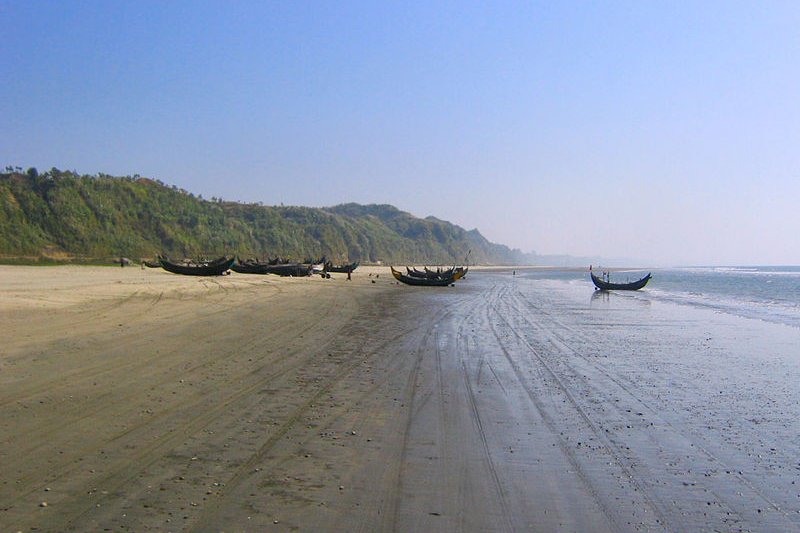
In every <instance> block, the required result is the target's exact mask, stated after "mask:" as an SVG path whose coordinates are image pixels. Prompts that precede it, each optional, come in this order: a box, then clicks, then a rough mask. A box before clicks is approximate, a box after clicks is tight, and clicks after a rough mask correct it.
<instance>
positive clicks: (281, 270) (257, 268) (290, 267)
mask: <svg viewBox="0 0 800 533" xmlns="http://www.w3.org/2000/svg"><path fill="white" fill-rule="evenodd" d="M313 269H314V265H310V264H306V263H280V264H269V263H258V262H255V261H244V262H240V263H235V264H233V265H232V266H231V270H233V271H234V272H238V273H239V274H275V275H277V276H293V277H305V276H310V275H311V273H312V272H313Z"/></svg>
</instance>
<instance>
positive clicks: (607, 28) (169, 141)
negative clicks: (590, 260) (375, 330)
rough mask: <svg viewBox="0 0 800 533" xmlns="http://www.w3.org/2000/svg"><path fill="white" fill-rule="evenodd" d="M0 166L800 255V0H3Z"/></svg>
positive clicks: (609, 253)
mask: <svg viewBox="0 0 800 533" xmlns="http://www.w3.org/2000/svg"><path fill="white" fill-rule="evenodd" d="M0 23H2V27H3V38H2V41H1V44H0V67H2V72H3V74H4V75H3V82H2V83H1V84H0V118H2V125H3V127H2V130H0V164H1V165H2V166H5V165H8V164H10V165H19V166H22V167H28V166H36V167H37V168H39V169H40V170H44V169H48V168H50V167H53V166H55V167H58V168H61V169H67V170H76V171H78V172H80V173H89V174H94V173H97V172H104V173H108V174H114V175H128V174H131V175H132V174H137V173H138V174H141V175H143V176H149V177H154V178H158V179H161V180H163V181H165V182H167V183H170V184H176V185H178V186H179V187H182V188H185V189H187V190H190V191H192V192H195V193H199V194H202V195H203V196H204V197H207V198H210V197H211V196H217V197H222V198H225V199H228V200H242V201H253V202H254V201H261V202H264V203H265V204H280V203H284V204H287V205H289V204H294V205H308V206H328V205H334V204H338V203H342V202H349V201H354V202H359V203H390V204H393V205H396V206H397V207H399V208H400V209H403V210H406V211H409V212H411V213H413V214H415V215H417V216H428V215H434V216H436V217H438V218H441V219H445V220H449V221H452V222H454V223H456V224H459V225H461V226H464V227H465V228H467V229H471V228H474V227H477V228H478V229H479V230H480V231H481V232H482V233H483V234H484V235H485V236H486V237H487V238H489V239H490V240H492V241H494V242H500V243H503V244H507V245H509V246H512V247H517V248H521V249H522V250H524V251H531V250H535V251H537V252H538V253H541V254H555V253H567V254H573V255H603V256H606V257H630V258H637V259H640V260H642V261H643V262H647V263H650V264H655V265H674V264H800V237H799V236H800V214H798V213H800V29H799V28H800V2H796V1H791V2H772V1H766V2H735V1H724V2H713V1H700V2H695V1H676V2H639V1H633V0H632V1H629V2H588V1H582V2H573V3H569V2H552V1H547V2H533V1H524V2H480V3H472V2H452V3H450V2H427V1H425V2H397V3H389V2H375V1H365V2H313V3H312V2H288V1H287V2H262V1H259V2H221V1H220V2H179V1H166V2H165V1H158V2H143V1H135V2H133V1H131V2H121V1H74V2H64V1H60V0H59V1H52V2H42V1H30V0H20V1H11V2H10V1H7V0H0Z"/></svg>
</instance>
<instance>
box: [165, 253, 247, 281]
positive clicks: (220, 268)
mask: <svg viewBox="0 0 800 533" xmlns="http://www.w3.org/2000/svg"><path fill="white" fill-rule="evenodd" d="M235 260H236V258H235V257H231V258H230V259H228V258H226V257H221V258H219V259H217V260H216V261H212V262H210V263H208V264H205V265H181V264H180V263H173V262H172V261H169V260H167V259H164V258H163V257H161V258H159V261H160V262H161V268H163V269H164V270H166V271H167V272H172V273H173V274H182V275H184V276H221V275H223V274H225V273H226V272H227V271H228V270H230V268H231V265H233V262H234V261H235Z"/></svg>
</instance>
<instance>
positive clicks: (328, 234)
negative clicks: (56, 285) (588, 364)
mask: <svg viewBox="0 0 800 533" xmlns="http://www.w3.org/2000/svg"><path fill="white" fill-rule="evenodd" d="M470 250H471V256H470V262H471V263H482V264H522V263H530V262H532V261H531V260H532V257H531V256H529V255H527V254H523V253H521V252H520V251H518V250H511V249H509V248H508V247H506V246H503V245H499V244H493V243H491V242H489V241H487V240H486V239H485V238H484V237H483V236H482V235H481V234H480V233H479V232H478V231H477V230H471V231H466V230H464V229H463V228H461V227H459V226H456V225H454V224H451V223H449V222H445V221H442V220H438V219H436V218H433V217H428V218H426V219H420V218H417V217H414V216H412V215H411V214H409V213H406V212H403V211H400V210H399V209H397V208H395V207H392V206H390V205H358V204H344V205H339V206H335V207H330V208H310V207H283V206H281V207H277V206H264V205H260V204H243V203H236V202H227V201H222V200H219V199H212V200H204V199H203V198H202V197H199V196H195V195H194V194H192V193H190V192H187V191H184V190H181V189H178V188H177V187H175V186H171V187H170V186H168V185H166V184H164V183H161V182H160V181H157V180H151V179H148V178H142V177H139V176H133V177H131V176H126V177H112V176H108V175H104V174H99V175H96V176H90V175H77V174H76V173H73V172H68V171H61V170H58V169H55V168H54V169H52V170H50V171H48V172H45V173H42V174H39V173H38V172H37V171H36V170H35V169H33V168H31V169H28V171H27V172H22V169H20V168H18V167H17V168H12V167H7V168H6V172H5V173H0V260H2V261H3V262H19V261H27V262H31V261H72V262H105V261H108V260H110V259H112V258H118V257H120V256H124V257H130V258H132V259H138V258H140V257H154V256H155V255H156V254H166V255H168V256H170V257H176V258H183V257H214V256H220V255H231V254H237V255H239V256H240V257H260V258H263V257H267V256H269V257H275V256H281V257H289V258H294V259H303V258H306V257H321V256H326V257H328V258H329V259H331V260H333V261H334V262H343V261H348V260H350V261H355V260H359V261H362V262H364V263H368V262H370V263H375V262H379V261H380V262H383V263H398V264H402V263H414V264H423V263H424V264H453V263H463V261H464V258H465V256H466V254H467V253H468V251H470Z"/></svg>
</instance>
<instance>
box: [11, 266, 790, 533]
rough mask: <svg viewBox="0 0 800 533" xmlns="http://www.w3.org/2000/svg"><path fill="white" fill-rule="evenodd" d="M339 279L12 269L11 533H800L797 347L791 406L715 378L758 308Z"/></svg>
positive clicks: (508, 282) (477, 276)
mask: <svg viewBox="0 0 800 533" xmlns="http://www.w3.org/2000/svg"><path fill="white" fill-rule="evenodd" d="M370 274H372V275H370ZM376 274H380V277H377V276H376ZM345 277H346V276H345V275H343V274H342V275H334V279H331V280H322V279H320V278H318V277H315V278H310V279H285V278H277V277H271V276H248V275H236V274H233V275H231V276H225V277H219V278H191V277H182V276H176V275H173V274H168V273H166V272H163V271H160V270H150V269H149V270H140V269H138V268H112V267H107V268H99V267H98V268H93V267H2V266H0V320H2V322H1V323H2V332H3V333H2V341H3V342H2V352H0V441H1V443H0V444H1V445H0V531H32V530H38V531H103V530H110V531H228V532H236V531H257V532H260V531H363V532H369V531H579V532H583V531H609V532H610V531H737V530H740V529H744V530H755V531H798V530H800V526H799V524H800V521H798V517H800V514H798V511H799V510H800V508H798V496H799V494H798V490H797V487H796V486H795V481H796V478H797V470H796V468H795V467H796V466H797V464H796V463H797V461H796V459H797V456H796V455H793V454H794V453H795V452H796V451H798V443H797V442H796V435H797V433H796V431H795V430H796V429H797V422H796V420H797V418H794V419H792V417H793V416H794V415H795V414H796V411H797V406H796V405H794V404H793V403H792V402H795V400H796V399H797V393H796V392H795V391H794V389H792V387H794V388H795V389H796V381H795V382H792V381H791V380H792V379H794V378H796V377H797V375H796V374H793V372H796V371H797V363H796V361H794V362H793V361H792V359H791V357H790V356H786V357H783V358H778V359H777V361H779V363H775V362H774V361H775V359H770V361H772V364H773V365H775V364H780V365H784V366H785V368H783V367H781V368H779V369H778V370H779V372H777V373H776V375H777V374H780V375H781V377H779V378H776V379H778V380H779V384H778V385H779V386H780V387H786V388H788V389H790V390H789V391H788V392H787V391H785V390H784V392H783V395H782V396H781V395H778V396H775V395H773V396H772V401H773V404H772V406H771V409H773V408H776V406H775V402H777V403H778V405H777V408H780V409H781V416H780V417H776V416H775V415H774V411H772V410H770V409H765V407H764V406H763V405H761V404H760V403H759V402H758V401H756V400H758V399H759V398H760V396H758V395H757V394H756V393H758V394H766V395H767V396H769V387H771V386H775V381H774V380H772V381H770V380H762V381H758V380H754V381H746V382H745V383H742V382H741V380H742V379H745V380H748V379H751V378H750V377H743V376H742V375H737V373H736V372H735V371H732V372H730V375H729V376H727V377H726V379H724V380H720V379H719V377H718V376H716V375H714V376H716V378H714V379H711V378H709V375H707V374H704V373H703V372H706V373H709V374H713V372H714V366H713V365H712V364H711V363H710V362H709V361H711V362H713V361H714V360H715V359H714V358H715V357H720V353H722V352H725V351H726V350H728V351H730V350H736V349H737V348H736V347H735V346H742V345H744V346H746V347H747V350H749V351H750V352H754V353H758V349H754V346H757V344H755V343H754V342H751V344H747V342H746V340H747V339H745V340H742V339H741V336H742V335H744V333H743V330H742V328H741V324H740V323H738V322H736V323H722V324H719V325H717V326H714V325H709V322H708V321H707V317H702V318H701V317H697V318H696V321H692V320H690V319H689V318H688V317H686V316H685V315H681V314H679V313H678V314H676V313H675V312H674V311H664V310H659V309H654V307H655V306H651V305H646V304H643V303H642V302H641V301H637V300H632V299H619V298H615V297H614V295H611V296H610V297H609V298H607V299H605V300H603V299H601V300H592V299H591V298H590V295H591V294H592V292H591V289H589V288H588V287H587V290H586V297H585V298H584V297H583V295H582V294H581V295H579V298H580V299H579V300H578V299H574V298H575V295H572V294H559V293H558V292H557V291H555V290H553V288H552V287H547V288H546V289H547V290H543V289H542V288H539V287H538V286H537V285H536V284H535V283H528V284H526V282H525V281H524V280H521V279H519V278H518V277H517V278H515V277H513V276H511V275H510V273H508V272H500V273H478V272H474V273H471V274H470V275H469V276H468V277H467V279H465V280H464V281H462V282H459V283H458V284H457V286H456V287H455V288H436V289H428V288H414V287H406V286H398V285H396V284H395V283H394V282H393V280H391V279H390V276H389V275H388V269H383V268H365V267H361V268H359V269H358V270H357V271H356V273H355V274H354V275H353V280H352V281H347V280H346V279H345ZM623 326H624V327H623ZM636 326H641V327H642V328H641V329H636ZM631 328H633V329H635V330H636V333H634V334H633V335H632V334H630V333H629V331H630V329H631ZM715 328H716V329H715ZM709 331H712V332H713V337H714V339H713V340H712V339H711V338H707V337H708V332H709ZM728 331H735V332H738V334H739V336H740V338H739V341H741V342H739V343H738V344H736V343H730V344H721V341H718V339H717V334H718V333H719V334H722V333H724V332H728ZM656 333H658V335H656ZM762 333H763V331H760V330H759V332H756V333H753V335H754V336H755V337H757V336H758V335H760V334H762ZM769 333H770V334H771V335H772V334H773V333H775V332H773V331H770V332H769ZM755 337H753V336H751V337H748V338H749V339H751V340H752V338H755ZM779 337H780V336H779ZM706 338H707V340H705V339H706ZM773 338H775V337H774V336H773ZM780 339H782V340H781V342H783V343H784V344H785V346H784V345H781V346H783V347H782V348H780V346H779V348H780V349H781V350H783V352H780V353H784V352H785V353H787V354H788V353H792V352H791V350H792V346H793V343H794V342H795V341H796V335H795V334H793V333H791V332H790V333H789V334H787V335H784V336H783V337H780ZM775 342H777V341H775ZM680 343H683V344H680ZM703 343H705V344H703ZM743 343H744V344H743ZM776 349H777V348H776ZM709 350H710V351H709ZM726 353H727V352H726ZM671 355H680V356H681V358H680V363H679V364H678V363H676V362H675V361H672V360H665V359H666V357H667V356H671ZM762 355H763V354H762ZM676 359H677V357H676ZM756 359H758V358H756ZM748 361H749V363H753V365H754V366H753V368H750V370H751V371H753V372H755V370H754V369H755V368H756V365H755V363H756V362H757V361H756V360H754V359H752V358H751V359H749V360H748ZM749 363H748V364H749ZM709 365H710V366H709ZM743 368H748V367H743ZM756 373H757V372H756ZM770 375H773V374H770ZM712 377H713V376H712ZM709 381H710V382H711V384H710V385H708V382H709ZM768 383H769V384H771V385H768ZM792 383H794V384H792ZM742 386H745V387H746V386H750V387H753V388H754V390H751V391H750V392H751V393H752V394H751V395H750V396H748V397H747V398H745V399H743V400H742V399H740V401H739V403H738V404H737V403H736V402H733V403H725V402H720V401H719V399H718V396H719V395H720V394H722V393H723V390H724V391H725V392H726V393H728V392H731V391H730V390H729V389H733V388H739V387H742ZM717 388H720V389H722V390H721V391H720V392H719V394H717ZM755 389H758V390H755ZM712 390H713V394H712ZM754 394H755V396H753V395H754ZM704 395H705V396H708V397H707V398H706V397H705V396H704ZM754 398H755V399H754ZM715 401H716V402H717V404H714V402H715ZM795 403H796V402H795ZM793 405H794V406H793ZM723 406H725V408H726V409H728V411H729V412H726V413H723V414H725V415H726V417H727V418H726V422H725V424H726V425H725V426H724V427H723V424H721V423H720V422H719V413H720V410H721V409H723ZM732 406H733V407H732ZM737 406H738V407H737ZM734 407H735V408H736V409H739V408H741V409H742V411H744V412H745V414H747V415H748V416H750V417H755V418H756V419H757V423H756V422H754V423H750V422H747V421H746V420H745V418H746V417H745V416H739V413H737V412H736V409H735V408H734ZM771 413H772V414H771ZM712 426H713V427H712ZM782 439H794V442H793V443H791V444H790V445H788V444H786V443H782V442H781V440H782ZM776 447H780V450H779V451H775V450H776ZM770 448H772V452H770V451H769V449H770ZM762 453H763V454H764V457H765V458H764V459H762V455H761V454H762ZM756 456H757V457H756Z"/></svg>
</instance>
